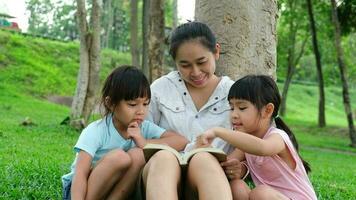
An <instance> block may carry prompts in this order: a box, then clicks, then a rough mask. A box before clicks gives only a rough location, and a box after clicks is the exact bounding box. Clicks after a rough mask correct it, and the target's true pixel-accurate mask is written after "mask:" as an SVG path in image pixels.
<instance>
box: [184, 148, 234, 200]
mask: <svg viewBox="0 0 356 200" xmlns="http://www.w3.org/2000/svg"><path fill="white" fill-rule="evenodd" d="M187 176H188V177H187V180H188V181H189V185H190V186H191V187H192V189H193V190H194V189H195V188H196V190H197V191H198V194H199V199H204V200H215V199H224V200H229V199H232V194H231V189H230V185H229V182H228V180H227V178H226V176H225V173H224V171H223V169H222V168H221V166H220V164H219V162H218V161H217V160H216V158H215V157H214V156H212V155H211V154H209V153H206V152H201V153H198V154H196V155H195V156H194V157H193V158H192V159H191V160H190V162H189V167H188V175H187Z"/></svg>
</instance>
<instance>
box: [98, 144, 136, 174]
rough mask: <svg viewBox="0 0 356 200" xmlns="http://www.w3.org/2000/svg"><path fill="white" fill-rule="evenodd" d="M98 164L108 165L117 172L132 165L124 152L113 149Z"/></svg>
mask: <svg viewBox="0 0 356 200" xmlns="http://www.w3.org/2000/svg"><path fill="white" fill-rule="evenodd" d="M100 163H105V164H107V165H110V167H111V168H112V169H117V170H119V169H126V168H128V167H129V166H130V165H131V163H132V159H131V157H130V156H129V154H128V153H126V152H125V151H123V150H121V149H115V150H112V151H110V152H109V153H108V154H107V155H105V156H104V158H103V160H102V161H100ZM100 163H99V164H100Z"/></svg>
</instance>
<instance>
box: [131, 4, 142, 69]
mask: <svg viewBox="0 0 356 200" xmlns="http://www.w3.org/2000/svg"><path fill="white" fill-rule="evenodd" d="M137 7H138V3H137V0H131V1H130V8H131V15H130V16H131V20H130V33H131V37H130V41H131V48H130V50H131V63H132V65H133V66H136V67H138V66H139V63H140V55H139V50H138V35H137V31H138V29H137V23H138V22H137Z"/></svg>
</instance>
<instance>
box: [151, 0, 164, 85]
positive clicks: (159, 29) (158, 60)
mask: <svg viewBox="0 0 356 200" xmlns="http://www.w3.org/2000/svg"><path fill="white" fill-rule="evenodd" d="M149 2H150V6H149V27H148V28H149V29H148V30H149V31H148V66H149V68H150V76H149V80H150V81H151V82H152V81H153V80H155V79H157V78H159V77H160V76H162V75H163V56H164V54H163V53H164V49H163V47H164V46H163V45H164V39H165V35H164V27H165V24H164V0H155V1H149Z"/></svg>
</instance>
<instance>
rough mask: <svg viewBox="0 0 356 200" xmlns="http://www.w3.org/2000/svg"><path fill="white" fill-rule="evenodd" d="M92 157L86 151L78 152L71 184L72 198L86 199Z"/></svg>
mask: <svg viewBox="0 0 356 200" xmlns="http://www.w3.org/2000/svg"><path fill="white" fill-rule="evenodd" d="M91 161H92V157H91V155H90V154H88V153H87V152H85V151H80V152H79V153H78V158H77V163H76V167H75V173H74V177H73V181H72V186H71V197H72V198H71V199H85V196H86V194H87V186H88V177H89V174H90V166H91Z"/></svg>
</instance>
